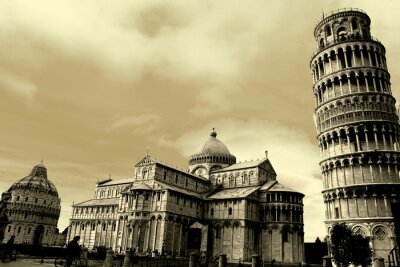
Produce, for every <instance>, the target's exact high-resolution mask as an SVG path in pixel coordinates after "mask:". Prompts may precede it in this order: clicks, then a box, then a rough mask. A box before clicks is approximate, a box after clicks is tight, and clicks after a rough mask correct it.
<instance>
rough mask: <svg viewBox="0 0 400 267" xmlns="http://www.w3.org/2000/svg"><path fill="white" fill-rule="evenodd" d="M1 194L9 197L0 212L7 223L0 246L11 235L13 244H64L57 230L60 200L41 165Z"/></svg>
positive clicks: (45, 169) (44, 168)
mask: <svg viewBox="0 0 400 267" xmlns="http://www.w3.org/2000/svg"><path fill="white" fill-rule="evenodd" d="M5 193H6V194H7V195H9V196H10V197H9V198H8V199H7V200H6V201H7V203H6V208H5V211H4V214H5V215H6V216H7V220H8V222H9V223H8V224H7V225H6V227H5V229H4V239H3V243H6V242H7V241H8V240H9V239H10V237H11V236H15V244H31V245H62V244H63V243H64V241H62V240H60V238H61V237H62V236H61V235H59V233H58V229H57V223H58V218H59V217H60V210H61V206H60V202H61V201H60V198H59V197H58V192H57V189H56V187H55V186H54V184H53V183H52V182H51V181H50V180H49V179H48V178H47V168H46V167H45V166H44V165H43V163H40V164H37V165H36V166H34V167H33V169H32V171H31V173H30V174H29V175H28V176H26V177H24V178H22V179H20V180H18V181H17V182H15V183H14V184H13V185H11V187H10V188H9V189H8V190H7V191H6V192H5ZM3 195H4V194H3Z"/></svg>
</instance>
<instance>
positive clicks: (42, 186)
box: [9, 163, 58, 197]
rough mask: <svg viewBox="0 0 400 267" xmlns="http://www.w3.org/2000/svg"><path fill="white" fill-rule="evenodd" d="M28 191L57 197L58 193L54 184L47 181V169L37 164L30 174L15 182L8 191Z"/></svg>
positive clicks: (41, 164)
mask: <svg viewBox="0 0 400 267" xmlns="http://www.w3.org/2000/svg"><path fill="white" fill-rule="evenodd" d="M16 189H28V190H32V191H37V192H43V193H48V194H50V195H54V196H57V197H58V192H57V189H56V187H55V186H54V184H53V183H52V182H51V181H50V180H49V179H47V168H46V166H44V164H43V163H39V164H37V165H36V166H34V167H33V169H32V171H31V173H30V174H29V175H28V176H26V177H24V178H22V179H20V180H18V181H17V182H15V183H14V184H13V185H12V186H11V187H10V189H9V191H13V190H16Z"/></svg>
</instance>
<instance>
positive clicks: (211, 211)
mask: <svg viewBox="0 0 400 267" xmlns="http://www.w3.org/2000/svg"><path fill="white" fill-rule="evenodd" d="M210 216H214V208H211V209H210Z"/></svg>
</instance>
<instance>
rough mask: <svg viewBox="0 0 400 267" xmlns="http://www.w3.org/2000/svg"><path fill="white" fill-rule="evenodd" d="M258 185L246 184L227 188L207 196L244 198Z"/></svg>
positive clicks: (212, 197)
mask: <svg viewBox="0 0 400 267" xmlns="http://www.w3.org/2000/svg"><path fill="white" fill-rule="evenodd" d="M259 188H260V187H259V186H248V187H238V188H228V189H223V190H221V191H219V192H216V193H214V194H212V195H211V196H209V197H208V199H227V198H245V197H247V196H249V195H250V194H251V193H253V192H255V191H257V190H258V189H259Z"/></svg>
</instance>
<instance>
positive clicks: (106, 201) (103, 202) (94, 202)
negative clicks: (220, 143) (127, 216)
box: [74, 197, 119, 207]
mask: <svg viewBox="0 0 400 267" xmlns="http://www.w3.org/2000/svg"><path fill="white" fill-rule="evenodd" d="M118 203H119V198H118V197H114V198H99V199H90V200H86V201H83V202H81V203H78V204H75V205H74V207H77V206H78V207H85V206H110V205H118Z"/></svg>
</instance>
